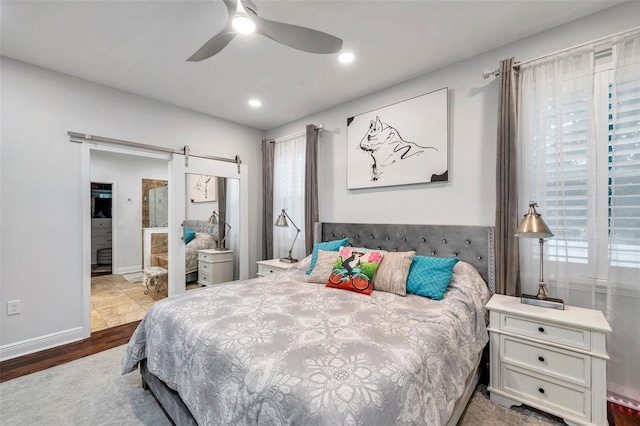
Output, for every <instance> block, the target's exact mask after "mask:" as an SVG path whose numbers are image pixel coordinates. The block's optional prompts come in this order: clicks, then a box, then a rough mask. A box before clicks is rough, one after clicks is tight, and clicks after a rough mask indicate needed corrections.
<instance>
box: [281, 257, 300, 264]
mask: <svg viewBox="0 0 640 426" xmlns="http://www.w3.org/2000/svg"><path fill="white" fill-rule="evenodd" d="M280 262H282V263H298V259H292V258H290V257H284V258H282V259H280Z"/></svg>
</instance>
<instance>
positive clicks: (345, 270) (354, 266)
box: [327, 247, 382, 294]
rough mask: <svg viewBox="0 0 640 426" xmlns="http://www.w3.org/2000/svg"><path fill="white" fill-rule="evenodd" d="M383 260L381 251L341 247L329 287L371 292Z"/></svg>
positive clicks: (365, 292)
mask: <svg viewBox="0 0 640 426" xmlns="http://www.w3.org/2000/svg"><path fill="white" fill-rule="evenodd" d="M381 260H382V253H381V252H379V251H369V252H364V251H358V250H357V249H354V248H353V247H340V252H339V253H338V258H337V259H336V261H335V263H334V265H333V271H332V272H331V275H330V276H329V280H328V281H327V287H333V288H341V289H344V290H351V291H355V292H356V293H363V294H371V291H372V290H373V277H374V276H375V274H376V271H377V270H378V265H380V261H381Z"/></svg>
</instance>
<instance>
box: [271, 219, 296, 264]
mask: <svg viewBox="0 0 640 426" xmlns="http://www.w3.org/2000/svg"><path fill="white" fill-rule="evenodd" d="M287 218H288V219H289V220H290V221H291V224H292V225H293V227H294V228H296V236H295V237H293V243H291V248H290V249H289V256H288V257H285V258H283V259H280V262H285V263H296V262H297V261H298V259H294V258H292V257H291V250H293V245H294V244H295V243H296V239H297V238H298V234H300V228H298V227H297V226H296V224H295V223H293V220H291V218H290V217H289V215H288V214H287V212H286V211H285V209H282V213H280V216H278V219H277V220H276V223H274V225H275V226H280V227H283V228H288V227H289V222H287Z"/></svg>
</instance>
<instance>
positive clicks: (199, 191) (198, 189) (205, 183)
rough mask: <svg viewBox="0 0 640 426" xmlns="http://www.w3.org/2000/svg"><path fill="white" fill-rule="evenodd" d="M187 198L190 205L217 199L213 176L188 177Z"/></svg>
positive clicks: (216, 188) (216, 187)
mask: <svg viewBox="0 0 640 426" xmlns="http://www.w3.org/2000/svg"><path fill="white" fill-rule="evenodd" d="M189 198H191V202H192V203H205V202H209V201H216V200H217V199H218V186H217V184H216V177H215V176H207V175H189Z"/></svg>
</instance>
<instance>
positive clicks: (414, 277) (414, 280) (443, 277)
mask: <svg viewBox="0 0 640 426" xmlns="http://www.w3.org/2000/svg"><path fill="white" fill-rule="evenodd" d="M456 263H458V259H456V258H455V257H449V258H442V257H430V256H414V257H413V261H412V262H411V268H409V276H408V277H407V293H413V294H417V295H419V296H425V297H430V298H432V299H433V300H442V298H443V297H444V293H445V292H446V291H447V287H449V281H451V274H452V273H453V267H454V266H455V265H456Z"/></svg>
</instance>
